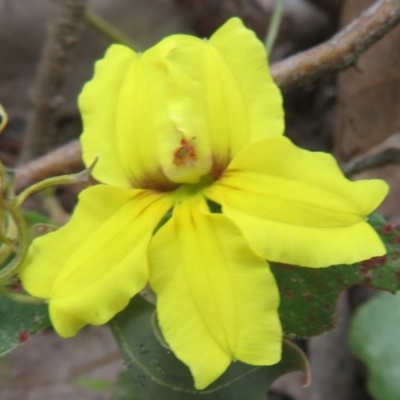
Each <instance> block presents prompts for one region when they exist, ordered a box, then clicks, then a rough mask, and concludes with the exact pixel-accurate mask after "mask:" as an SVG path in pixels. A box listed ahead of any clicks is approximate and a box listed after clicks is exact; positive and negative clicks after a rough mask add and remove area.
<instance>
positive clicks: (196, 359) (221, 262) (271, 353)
mask: <svg viewBox="0 0 400 400" xmlns="http://www.w3.org/2000/svg"><path fill="white" fill-rule="evenodd" d="M205 207H206V206H205V202H204V200H203V199H201V198H197V199H191V200H189V199H188V200H187V201H183V202H181V203H179V204H177V205H176V206H175V208H174V213H173V216H172V218H171V220H170V221H168V222H167V223H166V224H165V225H164V226H163V227H162V228H161V229H160V230H159V231H158V232H157V234H156V235H155V237H154V238H153V240H152V242H151V245H150V284H151V286H152V287H153V289H154V290H155V292H156V293H157V296H158V300H157V312H158V318H159V322H160V326H161V329H162V332H163V335H164V337H165V340H166V341H167V343H168V344H169V345H170V346H171V348H172V350H173V351H174V353H175V354H176V356H177V357H178V358H179V359H180V360H181V361H183V362H184V363H185V364H187V365H188V366H189V367H190V369H191V372H192V374H193V376H194V380H195V386H196V388H197V389H203V388H205V387H207V386H208V385H209V384H211V383H212V382H213V381H215V380H216V379H217V378H218V377H219V376H220V375H221V374H222V373H223V372H224V371H225V370H226V368H227V367H228V366H229V364H230V362H231V361H232V360H240V361H243V362H245V363H248V364H252V365H271V364H275V363H277V362H278V361H279V359H280V352H281V340H282V332H281V326H280V322H279V317H278V304H279V294H278V290H277V286H276V283H275V280H274V277H273V275H272V274H271V272H270V270H269V267H268V265H267V264H266V262H265V261H264V260H263V259H261V258H260V257H258V256H256V255H255V254H254V253H253V252H252V251H251V250H250V248H249V247H248V245H247V243H246V241H245V240H244V238H243V236H242V234H241V233H240V231H239V230H238V228H237V227H236V226H235V225H234V224H233V223H232V222H231V221H229V219H227V218H226V217H224V216H223V215H221V214H211V213H210V212H208V211H207V210H206V208H205Z"/></svg>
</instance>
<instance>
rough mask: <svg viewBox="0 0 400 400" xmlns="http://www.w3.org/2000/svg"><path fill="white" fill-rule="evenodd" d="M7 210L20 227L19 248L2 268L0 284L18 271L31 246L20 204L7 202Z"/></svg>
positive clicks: (13, 221) (18, 227)
mask: <svg viewBox="0 0 400 400" xmlns="http://www.w3.org/2000/svg"><path fill="white" fill-rule="evenodd" d="M5 207H6V210H7V211H8V212H9V213H10V216H11V218H12V222H11V223H14V224H15V226H16V227H17V229H18V235H17V237H18V249H17V250H16V251H15V257H14V258H13V259H12V260H11V261H10V262H9V263H8V264H7V266H6V267H4V268H2V269H1V270H0V285H2V284H5V283H6V282H7V281H8V280H9V279H10V278H11V277H12V276H13V275H14V274H15V273H16V271H17V268H18V267H19V266H20V265H21V264H22V263H23V261H24V260H25V257H26V255H27V252H28V247H29V233H28V228H27V226H26V223H25V219H24V217H23V216H22V214H21V212H20V211H19V208H18V205H17V204H15V202H13V203H12V204H6V203H5Z"/></svg>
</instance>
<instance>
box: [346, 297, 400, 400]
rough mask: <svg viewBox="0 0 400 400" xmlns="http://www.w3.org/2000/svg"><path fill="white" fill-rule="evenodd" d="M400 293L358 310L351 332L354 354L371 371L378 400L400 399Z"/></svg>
mask: <svg viewBox="0 0 400 400" xmlns="http://www.w3.org/2000/svg"><path fill="white" fill-rule="evenodd" d="M399 337H400V293H398V294H396V295H392V294H390V293H381V294H379V295H378V296H376V297H375V298H373V299H372V300H370V301H369V302H367V303H366V304H364V305H363V306H362V307H360V309H359V310H358V312H357V314H356V315H355V317H354V319H353V322H352V327H351V332H350V345H351V348H352V350H353V352H354V354H355V355H356V356H357V357H358V358H360V359H361V360H362V361H363V362H364V363H365V365H366V366H367V367H368V370H369V380H368V389H369V391H370V392H371V394H372V395H373V397H374V399H375V400H398V399H400V346H399Z"/></svg>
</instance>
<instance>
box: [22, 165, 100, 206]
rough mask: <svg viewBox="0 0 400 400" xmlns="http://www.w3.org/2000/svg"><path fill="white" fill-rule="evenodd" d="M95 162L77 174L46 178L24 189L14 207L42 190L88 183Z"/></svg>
mask: <svg viewBox="0 0 400 400" xmlns="http://www.w3.org/2000/svg"><path fill="white" fill-rule="evenodd" d="M95 163H96V161H95V162H94V163H93V164H92V165H91V166H90V167H89V168H87V169H85V170H84V171H82V172H79V173H78V174H70V175H61V176H56V177H53V178H47V179H44V180H43V181H40V182H38V183H35V184H34V185H32V186H29V187H28V188H26V189H25V190H24V191H23V192H21V193H20V194H19V195H18V196H17V198H16V206H17V207H19V206H20V205H21V204H22V203H23V202H24V201H25V200H26V199H27V197H29V196H30V195H31V194H33V193H35V192H38V191H39V190H43V189H45V188H48V187H51V186H56V185H68V184H71V183H88V182H89V177H90V174H91V172H92V170H93V168H94V165H95Z"/></svg>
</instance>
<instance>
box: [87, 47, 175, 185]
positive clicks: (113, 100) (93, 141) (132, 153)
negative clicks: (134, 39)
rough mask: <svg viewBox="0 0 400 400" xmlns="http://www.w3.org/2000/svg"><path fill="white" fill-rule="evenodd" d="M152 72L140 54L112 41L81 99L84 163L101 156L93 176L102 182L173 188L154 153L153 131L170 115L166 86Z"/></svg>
mask: <svg viewBox="0 0 400 400" xmlns="http://www.w3.org/2000/svg"><path fill="white" fill-rule="evenodd" d="M149 71H151V67H150V66H149V65H148V63H147V62H146V60H143V57H142V56H141V55H139V54H136V53H135V52H133V51H132V50H130V49H129V48H127V47H125V46H121V45H113V46H111V47H110V48H109V50H108V51H107V53H106V55H105V57H104V59H102V60H100V61H98V62H97V63H96V68H95V75H94V78H93V79H92V80H91V81H90V82H88V83H87V84H86V85H85V86H84V88H83V91H82V93H81V95H80V97H79V107H80V110H81V113H82V118H83V125H84V132H83V134H82V138H81V140H82V150H83V158H84V161H85V164H86V165H91V164H92V163H93V161H94V159H95V158H96V157H98V158H99V161H98V163H97V164H96V167H95V169H94V171H93V175H94V177H95V178H96V179H98V180H99V181H101V182H103V183H108V184H111V185H115V186H120V187H125V188H129V187H132V186H133V187H140V188H160V189H162V188H164V187H165V188H166V189H168V188H171V183H170V182H169V180H168V179H167V178H166V176H165V175H164V173H163V172H162V171H161V167H160V163H159V160H158V155H157V151H156V149H157V147H156V139H157V137H156V134H155V132H158V130H159V129H162V126H163V125H165V121H166V118H167V117H166V115H163V111H164V110H166V107H165V94H163V90H164V88H163V85H162V84H160V82H159V81H157V80H154V79H153V77H152V74H151V73H150V72H149ZM161 83H162V82H161ZM164 114H165V113H164Z"/></svg>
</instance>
